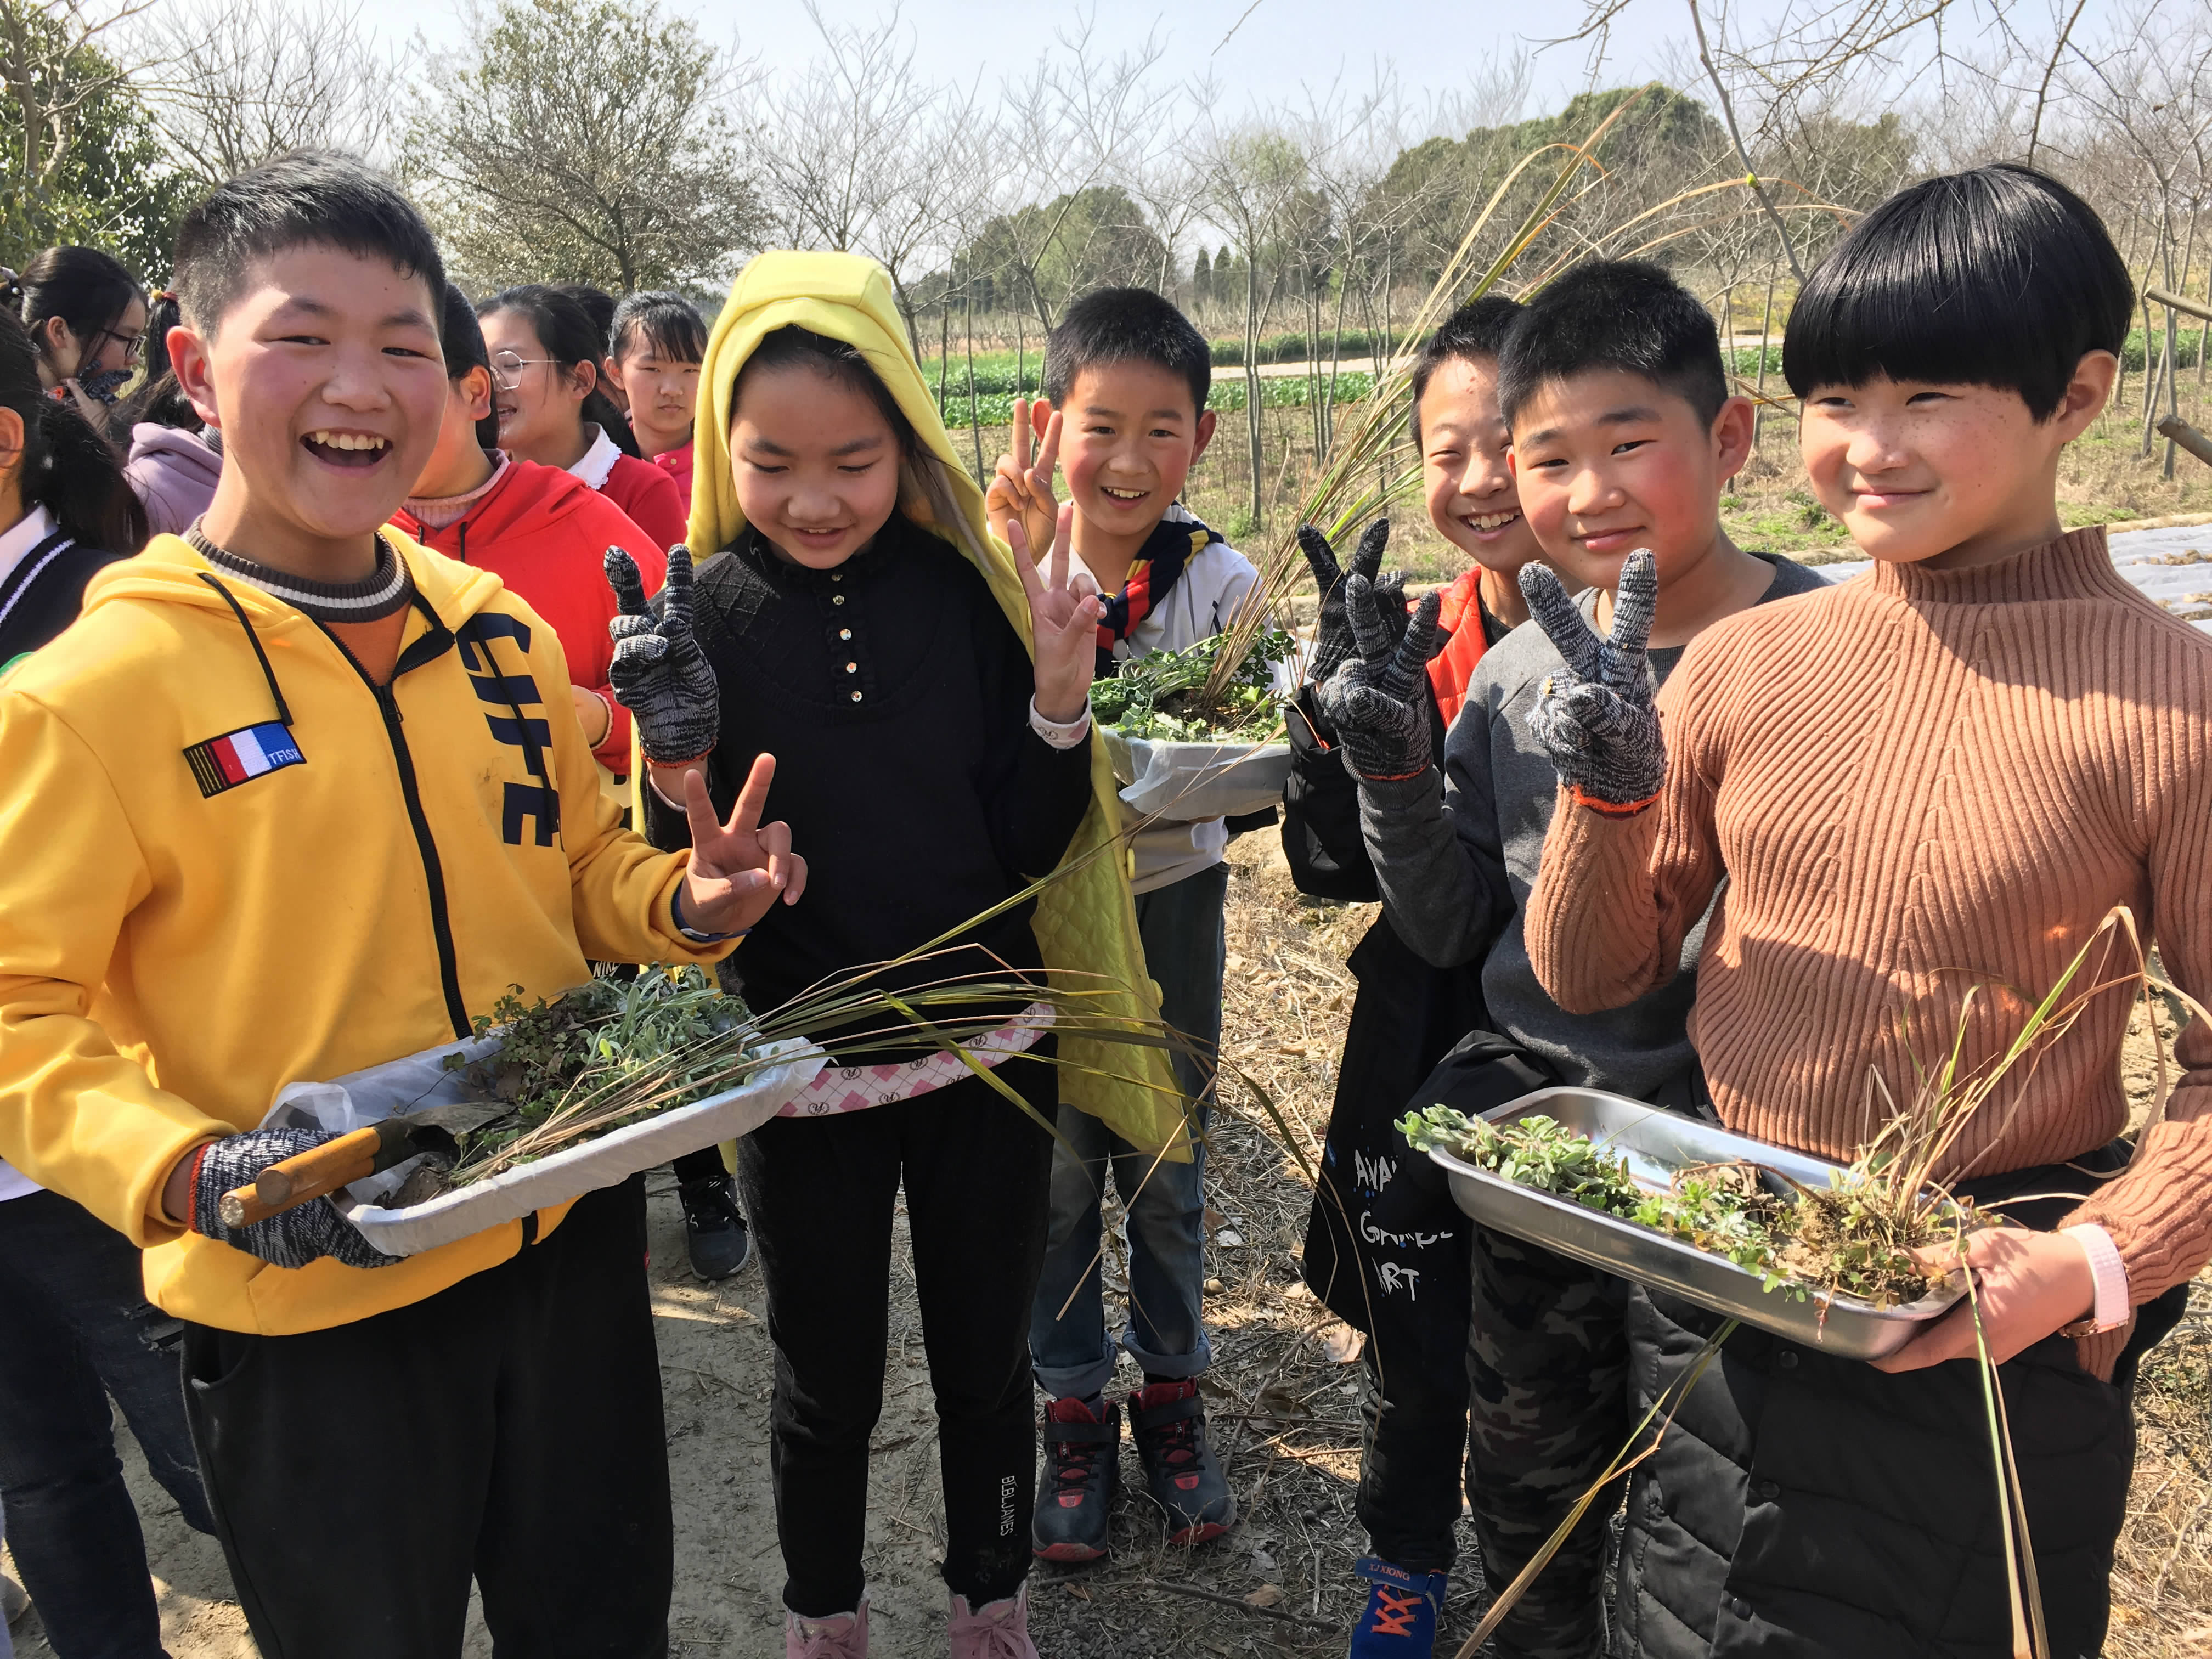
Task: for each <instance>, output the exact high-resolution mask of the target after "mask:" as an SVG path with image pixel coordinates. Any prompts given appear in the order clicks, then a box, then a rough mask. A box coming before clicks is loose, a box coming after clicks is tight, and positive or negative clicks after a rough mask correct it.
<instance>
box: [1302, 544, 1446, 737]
mask: <svg viewBox="0 0 2212 1659" xmlns="http://www.w3.org/2000/svg"><path fill="white" fill-rule="evenodd" d="M1344 586H1345V590H1346V591H1345V609H1346V612H1347V614H1348V615H1349V616H1350V617H1351V622H1352V634H1353V637H1354V639H1355V641H1357V643H1358V649H1359V654H1358V656H1357V657H1356V658H1354V659H1352V660H1351V661H1349V662H1346V663H1345V664H1344V665H1342V666H1341V667H1340V668H1339V669H1338V670H1337V671H1336V672H1335V673H1334V674H1333V675H1331V676H1330V677H1329V678H1328V682H1327V684H1323V685H1322V687H1321V689H1320V691H1319V693H1318V694H1317V695H1316V699H1315V701H1316V702H1318V703H1319V704H1320V705H1321V710H1322V714H1323V715H1324V716H1325V717H1326V718H1327V720H1328V723H1329V724H1330V725H1331V726H1333V727H1334V728H1335V731H1336V736H1337V744H1338V746H1339V747H1340V748H1341V749H1342V750H1344V757H1345V764H1346V765H1347V766H1349V767H1350V768H1351V769H1352V772H1353V774H1354V775H1356V776H1358V777H1362V778H1371V779H1376V780H1378V781H1394V780H1396V779H1401V778H1410V777H1413V776H1415V775H1418V774H1419V773H1422V772H1425V771H1426V770H1427V769H1428V768H1429V765H1430V763H1431V755H1430V752H1429V689H1428V679H1429V677H1428V673H1427V667H1428V662H1429V659H1430V658H1431V657H1433V656H1435V655H1436V654H1437V611H1438V609H1439V608H1440V607H1441V606H1442V605H1443V599H1442V597H1441V596H1440V595H1438V594H1436V593H1429V594H1425V595H1424V596H1423V597H1422V599H1421V602H1420V604H1419V605H1418V606H1416V607H1415V609H1414V611H1413V621H1412V622H1411V623H1407V627H1406V629H1405V632H1404V633H1403V634H1402V635H1400V636H1399V637H1398V638H1396V639H1395V640H1394V639H1393V638H1392V637H1391V631H1390V629H1389V624H1388V623H1386V622H1385V621H1384V620H1383V616H1384V611H1383V609H1382V608H1380V607H1378V606H1377V605H1376V602H1375V595H1374V592H1373V591H1372V590H1371V589H1370V586H1369V585H1368V582H1367V579H1366V578H1365V577H1364V576H1362V575H1359V574H1357V573H1356V572H1355V573H1354V574H1352V575H1350V576H1347V577H1346V578H1345V582H1344Z"/></svg>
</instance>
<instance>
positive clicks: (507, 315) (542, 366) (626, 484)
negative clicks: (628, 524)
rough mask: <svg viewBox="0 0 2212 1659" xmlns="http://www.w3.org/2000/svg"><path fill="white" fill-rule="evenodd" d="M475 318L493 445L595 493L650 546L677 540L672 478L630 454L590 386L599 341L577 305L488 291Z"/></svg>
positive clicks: (631, 444) (612, 410) (614, 415)
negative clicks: (485, 359) (488, 386)
mask: <svg viewBox="0 0 2212 1659" xmlns="http://www.w3.org/2000/svg"><path fill="white" fill-rule="evenodd" d="M477 319H478V320H479V321H480V322H481V323H482V324H483V337H484V343H485V345H486V347H487V348H488V349H489V351H490V353H491V376H492V384H493V388H494V391H495V399H494V408H495V410H496V411H497V413H498V415H499V443H500V447H501V448H502V449H504V450H505V451H506V452H507V453H508V454H509V455H510V456H512V457H513V459H516V460H518V461H536V462H537V463H538V465H541V466H550V467H556V468H558V469H560V470H561V471H564V472H568V473H570V474H572V475H573V476H574V477H577V478H579V479H580V480H581V481H582V482H583V483H585V484H586V485H587V486H588V487H589V488H591V489H596V490H598V491H599V493H600V494H601V495H605V497H606V498H607V499H608V500H609V501H612V502H613V503H614V504H615V505H616V506H617V507H620V508H621V509H622V510H623V513H626V514H627V515H629V519H630V520H631V521H632V522H634V523H635V525H636V526H637V527H638V528H639V529H640V530H642V531H643V532H645V534H646V538H647V540H648V541H649V542H650V543H651V544H652V545H653V548H654V549H655V550H657V551H659V552H662V553H665V552H666V551H667V550H668V549H669V548H670V547H671V546H672V545H674V544H676V543H678V542H680V541H682V540H683V539H684V502H683V500H682V498H681V497H680V496H679V495H678V493H677V489H676V484H675V481H674V480H672V479H671V478H670V477H669V476H668V475H667V474H666V473H665V472H663V471H661V470H660V469H659V467H657V466H654V465H653V464H652V463H651V462H649V461H644V460H641V459H638V454H637V443H636V441H635V439H634V438H633V437H632V436H631V435H630V429H629V422H628V421H626V420H624V419H623V413H622V411H621V410H619V409H617V407H616V406H615V404H614V400H613V399H612V398H609V397H608V396H607V394H606V391H605V388H604V387H603V386H600V384H599V363H600V360H601V358H602V357H603V356H605V352H606V339H605V336H604V335H602V334H601V333H600V332H599V329H598V328H597V327H596V326H595V325H593V324H592V319H591V317H590V315H589V314H588V313H586V311H585V310H584V308H583V307H581V306H580V305H578V304H577V303H576V301H574V300H572V299H570V298H569V297H568V295H565V294H562V293H561V292H559V291H558V290H556V289H550V288H546V287H544V286H542V285H538V284H535V283H533V284H531V285H529V286H527V287H524V288H510V289H506V290H505V291H504V292H502V293H499V294H495V295H492V296H491V298H490V299H489V300H487V301H484V302H483V305H481V306H479V307H477Z"/></svg>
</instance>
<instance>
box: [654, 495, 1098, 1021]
mask: <svg viewBox="0 0 2212 1659" xmlns="http://www.w3.org/2000/svg"><path fill="white" fill-rule="evenodd" d="M695 623H696V629H697V632H698V636H699V644H700V647H701V648H702V650H703V651H704V652H705V653H706V656H707V660H708V663H709V664H711V665H713V667H714V677H715V678H716V680H717V681H718V682H720V687H721V698H722V720H721V731H720V737H719V738H718V740H717V742H716V744H715V747H714V754H713V755H712V756H711V757H709V759H708V773H707V781H708V790H709V792H710V793H712V795H713V797H714V805H715V809H716V811H719V812H721V813H724V814H727V813H728V811H730V808H731V805H732V803H733V802H734V801H735V800H736V799H737V792H738V788H739V787H740V786H741V785H742V784H743V782H744V777H745V774H746V773H747V772H748V771H749V770H750V769H751V766H752V763H753V760H754V757H756V756H758V755H760V754H763V753H768V754H772V755H774V756H775V760H776V773H775V787H774V788H773V789H772V790H771V791H770V793H769V800H768V812H767V816H768V817H769V818H770V819H771V820H773V819H776V818H781V819H783V820H784V821H786V822H787V823H789V824H790V825H791V836H792V845H793V849H794V850H795V851H796V852H798V853H799V854H801V855H803V856H804V857H805V860H806V861H807V880H806V892H805V896H804V897H803V898H801V899H800V900H799V902H798V903H797V904H795V905H777V906H776V907H775V908H774V909H772V910H771V911H770V912H769V915H768V916H767V918H766V919H765V920H764V921H762V923H761V924H760V925H759V926H758V927H757V928H755V929H754V930H753V933H752V936H751V937H750V938H749V939H746V940H745V942H744V944H743V945H740V946H738V952H737V955H736V956H735V957H732V964H733V965H734V967H735V968H736V969H737V970H738V976H739V977H740V978H741V979H742V981H744V989H745V995H746V997H747V998H748V999H749V1000H750V1001H751V1002H752V1004H753V1006H755V1007H756V1008H758V1009H767V1008H772V1007H775V1006H777V1005H778V1004H779V1003H781V1002H783V1001H785V1000H787V999H788V998H789V997H791V996H793V994H796V993H798V992H799V991H800V990H803V989H804V988H805V987H807V986H808V985H810V984H812V983H813V982H814V981H817V980H818V979H821V978H823V977H824V976H825V975H830V974H834V973H838V972H841V971H844V970H848V969H851V968H854V967H855V966H858V965H860V964H861V963H870V962H880V961H883V960H885V959H887V958H889V957H894V956H896V955H898V954H900V953H901V952H902V951H909V950H912V949H914V948H915V947H916V946H917V945H921V944H923V943H925V942H926V941H927V940H929V939H934V938H935V937H937V936H938V935H939V934H940V933H945V931H947V930H948V929H951V928H952V927H957V926H958V925H959V924H960V923H961V922H963V921H966V920H967V919H968V918H969V917H970V916H973V915H976V914H977V913H979V912H981V911H983V910H987V909H988V908H990V907H991V906H993V905H994V904H996V903H998V902H1000V900H1002V899H1004V898H1005V897H1006V896H1007V895H1008V894H1009V893H1012V892H1014V891H1016V890H1018V889H1019V888H1021V887H1023V886H1024V885H1026V884H1027V883H1028V882H1029V881H1030V879H1032V878H1035V877H1036V876H1040V875H1042V874H1044V873H1045V872H1048V871H1049V870H1051V869H1052V868H1053V867H1054V866H1055V865H1057V864H1058V863H1059V862H1060V859H1061V858H1062V857H1063V856H1064V855H1065V854H1066V851H1067V844H1068V842H1069V841H1070V840H1071V839H1072V838H1073V836H1074V834H1075V830H1076V828H1077V826H1078V825H1079V823H1081V822H1082V820H1083V815H1084V811H1085V809H1086V808H1087V807H1088V805H1090V800H1091V755H1090V741H1089V739H1088V738H1086V739H1085V741H1084V742H1083V743H1080V744H1076V745H1075V746H1074V747H1073V748H1072V749H1066V750H1059V749H1054V747H1053V746H1052V745H1051V744H1048V743H1046V742H1045V741H1044V739H1043V738H1040V737H1038V736H1037V735H1036V732H1033V731H1032V730H1031V729H1030V697H1031V695H1032V694H1033V692H1034V690H1035V678H1034V676H1033V674H1032V672H1031V670H1030V659H1029V653H1028V652H1027V651H1026V650H1025V649H1024V647H1023V645H1022V642H1021V640H1020V637H1019V636H1018V635H1016V634H1015V632H1014V630H1013V627H1012V624H1011V623H1008V622H1007V620H1006V614H1005V613H1004V612H1003V611H1000V608H999V604H998V601H997V600H996V599H994V598H993V597H992V595H991V591H990V589H989V587H988V586H986V584H985V582H984V580H983V577H982V574H981V572H979V571H978V570H977V569H976V568H975V566H974V565H972V564H971V563H969V561H968V560H967V559H966V558H964V557H963V556H962V555H961V554H960V553H959V552H958V551H957V550H955V549H954V548H952V547H951V545H949V544H947V543H945V542H944V541H942V540H940V539H939V538H937V537H936V536H934V535H932V534H930V533H929V532H927V531H924V530H922V529H921V528H919V527H917V526H915V525H912V524H910V523H909V522H908V520H906V519H905V518H903V517H902V516H898V515H894V516H893V518H892V519H891V520H890V523H889V524H887V525H886V526H884V529H883V531H882V532H881V533H880V534H878V536H877V538H876V539H875V541H874V542H873V543H872V544H870V546H869V547H868V548H867V549H866V550H864V551H862V552H860V553H857V554H855V555H854V556H853V557H851V558H849V559H848V560H847V561H846V562H844V563H843V564H842V565H840V566H838V567H837V568H836V569H834V570H811V569H808V568H805V566H803V565H799V564H795V563H793V562H791V561H790V560H788V559H787V558H785V557H784V556H782V555H781V554H780V553H778V552H777V551H776V550H775V549H774V548H773V547H772V546H770V545H769V543H768V541H767V540H766V539H765V538H763V537H762V536H760V535H759V534H758V533H757V532H747V533H746V534H745V535H744V537H742V538H740V539H739V540H738V542H737V543H736V544H734V545H732V547H730V548H729V549H727V550H726V551H724V552H723V553H721V554H720V555H719V556H716V557H714V558H713V559H711V560H709V561H708V562H707V563H705V564H704V565H702V566H701V567H700V569H699V573H698V582H697V605H696V613H695ZM646 801H647V826H646V827H647V835H648V836H650V838H651V839H652V841H653V844H654V845H655V846H657V847H663V848H676V847H683V846H686V845H688V844H689V843H690V829H689V826H688V824H687V823H686V822H685V819H684V814H683V813H682V812H681V811H676V810H674V809H672V808H671V807H669V806H668V805H665V803H663V802H662V801H660V800H659V799H657V798H656V797H655V796H654V795H653V792H652V791H651V790H647V792H646ZM1033 908H1035V907H1034V905H1033V904H1025V905H1021V906H1018V907H1017V908H1014V909H1012V910H1010V911H1008V912H1007V913H1006V915H1001V916H997V917H994V918H993V919H992V921H990V922H989V923H987V925H986V926H984V927H982V928H981V929H978V930H976V931H975V933H971V934H970V935H969V940H970V942H972V943H974V944H976V945H982V946H986V947H987V948H988V949H989V950H991V951H994V952H996V953H997V955H998V956H1000V957H1003V958H1004V959H1005V961H1006V964H1007V965H1008V966H1011V967H1014V968H1018V969H1036V968H1037V967H1038V966H1040V965H1041V963H1042V957H1040V956H1039V954H1038V951H1037V946H1036V938H1035V936H1034V935H1033V934H1032V933H1031V932H1030V925H1029V923H1030V912H1031V911H1032V909H1033ZM954 972H959V973H980V974H985V975H993V976H998V977H1003V976H1004V972H1005V970H1004V969H1002V968H1000V967H999V966H998V965H997V964H995V963H992V962H990V961H989V960H988V959H987V957H984V956H983V955H982V953H981V951H973V952H965V953H963V954H962V955H961V956H960V957H955V958H951V959H944V958H939V959H934V960H933V961H932V962H930V963H927V964H922V965H917V966H916V967H915V968H913V969H908V970H905V971H903V972H902V974H901V975H898V978H899V980H900V981H902V982H906V983H917V982H920V981H924V980H934V979H940V978H943V977H945V976H946V975H948V974H951V973H954Z"/></svg>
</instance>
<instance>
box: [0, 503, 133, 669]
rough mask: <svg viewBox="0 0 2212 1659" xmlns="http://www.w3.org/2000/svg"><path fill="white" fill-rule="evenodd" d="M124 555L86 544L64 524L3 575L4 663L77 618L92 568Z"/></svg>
mask: <svg viewBox="0 0 2212 1659" xmlns="http://www.w3.org/2000/svg"><path fill="white" fill-rule="evenodd" d="M124 556H125V555H123V554H120V553H108V552H104V551H102V550H100V549H99V548H96V547H87V546H85V545H84V544H82V543H81V542H77V541H75V540H73V539H72V538H70V535H69V532H66V531H62V530H57V531H56V532H54V533H53V534H52V535H51V536H49V537H47V538H46V539H45V540H44V541H42V542H40V544H38V545H37V546H35V547H33V549H32V550H30V551H29V552H28V553H27V554H26V555H25V556H23V562H21V564H18V565H17V566H16V567H15V568H14V569H13V570H11V571H9V573H8V574H7V577H6V579H5V580H0V668H4V667H6V666H7V665H9V663H11V662H13V661H14V660H15V659H16V658H18V657H20V656H21V655H23V654H24V653H26V652H29V651H35V650H37V649H38V648H39V647H40V646H42V645H44V644H45V643H46V641H48V640H51V639H52V638H53V636H54V635H57V634H58V633H60V632H61V631H62V629H64V628H67V627H68V626H69V625H70V623H73V622H75V621H76V613H77V611H78V610H79V609H80V608H81V607H82V605H83V602H84V585H85V584H86V583H87V582H88V581H90V580H92V574H93V572H94V571H95V570H98V569H99V568H100V567H101V566H102V565H106V564H113V563H114V562H116V561H117V560H118V559H120V558H123V557H124Z"/></svg>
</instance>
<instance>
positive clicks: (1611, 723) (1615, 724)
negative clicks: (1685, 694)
mask: <svg viewBox="0 0 2212 1659" xmlns="http://www.w3.org/2000/svg"><path fill="white" fill-rule="evenodd" d="M1521 591H1522V593H1523V594H1525V595H1526V596H1527V597H1528V612H1529V614H1530V615H1531V616H1533V617H1534V618H1535V619H1536V623H1537V625H1538V626H1539V627H1541V629H1543V630H1544V632H1545V633H1546V635H1548V636H1549V637H1550V639H1551V641H1552V643H1553V645H1555V646H1557V647H1559V655H1560V656H1561V657H1562V658H1564V659H1565V662H1566V667H1565V670H1564V671H1562V672H1560V673H1557V674H1554V675H1553V676H1552V677H1551V678H1548V679H1547V680H1546V681H1545V682H1544V686H1543V690H1542V693H1541V696H1538V698H1537V700H1536V706H1535V707H1534V708H1531V709H1530V710H1529V711H1528V732H1529V734H1530V735H1531V736H1532V737H1534V738H1535V739H1536V741H1537V743H1538V744H1541V746H1542V748H1543V750H1544V752H1545V753H1546V754H1547V755H1548V756H1550V757H1551V760H1552V764H1553V767H1554V768H1555V769H1557V770H1558V772H1559V781H1560V782H1561V783H1563V784H1565V785H1566V786H1567V787H1570V788H1571V789H1574V790H1577V791H1578V792H1579V793H1581V794H1582V796H1583V798H1584V799H1586V800H1590V801H1597V802H1601V803H1603V804H1604V805H1609V806H1633V805H1638V804H1640V803H1642V802H1644V801H1647V800H1649V799H1651V797H1652V796H1654V795H1656V794H1657V793H1659V785H1660V783H1661V781H1662V780H1663V779H1664V778H1665V777H1666V775H1667V744H1666V743H1665V741H1664V740H1663V738H1662V737H1661V735H1660V731H1659V711H1658V709H1657V708H1656V706H1655V704H1654V699H1655V698H1656V696H1658V689H1657V687H1656V684H1654V682H1653V680H1652V678H1651V665H1650V652H1649V651H1648V650H1647V649H1646V648H1645V641H1647V640H1649V639H1650V635H1651V619H1652V617H1653V616H1654V615H1655V614H1656V611H1657V610H1658V606H1659V573H1658V570H1657V568H1656V566H1655V565H1654V564H1653V563H1652V559H1651V553H1650V550H1649V549H1647V548H1638V549H1637V550H1636V551H1635V552H1633V553H1631V554H1630V555H1629V556H1628V562H1626V564H1624V565H1623V566H1622V567H1621V569H1620V586H1619V587H1618V588H1617V589H1616V590H1615V591H1614V593H1613V628H1612V630H1611V632H1610V633H1609V634H1607V636H1606V637H1605V638H1604V639H1600V638H1598V636H1597V635H1595V634H1594V633H1592V632H1591V631H1590V627H1589V623H1586V622H1584V621H1583V613H1582V611H1581V610H1580V609H1579V608H1578V607H1577V605H1576V604H1575V602H1574V600H1573V599H1571V598H1569V597H1568V594H1567V590H1566V589H1565V587H1563V586H1560V584H1559V578H1558V577H1557V576H1555V575H1553V574H1552V573H1551V571H1550V570H1549V569H1547V568H1546V567H1544V566H1543V565H1541V564H1527V565H1523V566H1522V568H1521Z"/></svg>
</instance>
